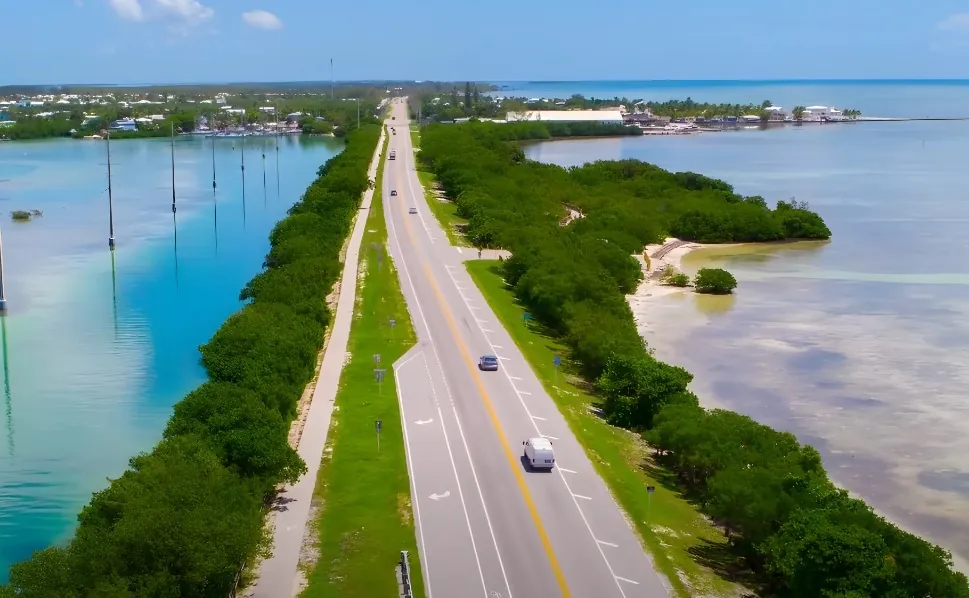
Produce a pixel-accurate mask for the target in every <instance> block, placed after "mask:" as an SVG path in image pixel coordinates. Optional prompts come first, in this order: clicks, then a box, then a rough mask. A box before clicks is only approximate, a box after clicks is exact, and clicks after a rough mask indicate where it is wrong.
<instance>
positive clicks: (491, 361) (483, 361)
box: [478, 355, 498, 372]
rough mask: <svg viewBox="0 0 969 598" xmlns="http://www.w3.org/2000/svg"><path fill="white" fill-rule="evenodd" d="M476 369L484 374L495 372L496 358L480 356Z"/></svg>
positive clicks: (496, 366) (496, 368) (496, 367)
mask: <svg viewBox="0 0 969 598" xmlns="http://www.w3.org/2000/svg"><path fill="white" fill-rule="evenodd" d="M478 367H479V368H480V369H481V370H482V371H485V372H497V371H498V358H497V357H495V356H494V355H482V356H481V358H480V359H479V360H478Z"/></svg>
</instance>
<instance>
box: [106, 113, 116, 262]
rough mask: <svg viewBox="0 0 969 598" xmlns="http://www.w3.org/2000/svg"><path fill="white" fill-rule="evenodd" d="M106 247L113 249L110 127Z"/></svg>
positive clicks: (109, 132)
mask: <svg viewBox="0 0 969 598" xmlns="http://www.w3.org/2000/svg"><path fill="white" fill-rule="evenodd" d="M107 146H108V249H110V250H112V251H114V198H113V197H112V193H111V129H108V137H107Z"/></svg>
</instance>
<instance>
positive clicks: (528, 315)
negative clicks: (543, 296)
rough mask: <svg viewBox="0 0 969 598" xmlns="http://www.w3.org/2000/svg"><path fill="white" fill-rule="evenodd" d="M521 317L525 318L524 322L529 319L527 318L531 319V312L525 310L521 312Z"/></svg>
mask: <svg viewBox="0 0 969 598" xmlns="http://www.w3.org/2000/svg"><path fill="white" fill-rule="evenodd" d="M522 319H523V320H525V321H526V322H527V321H529V320H531V319H532V314H531V312H528V311H526V312H525V313H523V314H522Z"/></svg>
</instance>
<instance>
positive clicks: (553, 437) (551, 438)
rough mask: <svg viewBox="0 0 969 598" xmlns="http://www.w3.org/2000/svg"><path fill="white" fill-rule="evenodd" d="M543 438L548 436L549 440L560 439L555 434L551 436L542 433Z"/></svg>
mask: <svg viewBox="0 0 969 598" xmlns="http://www.w3.org/2000/svg"><path fill="white" fill-rule="evenodd" d="M542 438H548V439H549V440H558V438H556V437H555V436H549V435H548V434H542Z"/></svg>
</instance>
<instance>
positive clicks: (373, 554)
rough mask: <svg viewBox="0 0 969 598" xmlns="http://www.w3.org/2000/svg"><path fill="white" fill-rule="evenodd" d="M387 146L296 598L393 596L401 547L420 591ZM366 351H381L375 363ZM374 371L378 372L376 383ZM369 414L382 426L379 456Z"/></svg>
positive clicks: (406, 338) (406, 341)
mask: <svg viewBox="0 0 969 598" xmlns="http://www.w3.org/2000/svg"><path fill="white" fill-rule="evenodd" d="M386 148H387V146H386V143H385V144H384V148H383V154H382V158H381V162H380V165H379V166H378V170H377V185H376V189H375V190H374V197H373V202H372V203H371V207H370V215H369V217H368V219H367V228H366V231H365V233H364V235H363V240H362V242H361V246H360V266H359V272H360V275H359V276H358V279H357V280H358V288H357V303H356V306H355V308H354V313H353V324H352V327H351V329H350V341H349V347H348V348H349V351H350V353H351V357H350V361H349V363H348V364H347V365H346V367H345V368H344V370H343V374H342V376H341V378H340V390H339V392H338V393H337V397H336V406H335V409H334V412H333V421H332V424H331V426H330V431H329V435H328V437H327V447H326V449H325V451H324V453H323V461H322V465H321V467H320V473H319V477H318V478H317V483H316V490H315V495H314V500H315V501H316V504H317V505H318V507H319V510H318V512H317V517H316V519H315V521H314V522H313V529H314V531H315V532H316V537H317V550H318V554H319V560H318V561H317V563H316V565H315V567H314V568H312V570H311V571H310V572H309V574H308V582H309V585H308V587H307V588H306V590H304V592H303V593H302V594H301V596H302V598H324V597H332V598H356V597H359V598H371V597H375V596H383V597H388V598H389V597H393V596H397V579H396V577H395V576H394V565H395V563H396V562H397V561H398V560H399V558H400V551H401V550H408V551H410V565H411V570H412V582H413V591H414V595H415V596H423V595H424V582H423V579H422V577H421V565H420V560H419V556H418V554H417V542H416V539H415V538H416V536H415V533H414V519H413V512H412V509H411V495H410V482H409V478H408V475H407V462H406V459H405V453H404V439H403V433H402V431H401V421H400V411H399V409H398V403H397V389H396V388H395V385H394V376H393V363H394V361H396V360H397V359H398V358H399V357H400V356H401V355H403V354H404V353H405V352H406V351H407V349H408V348H410V347H411V346H413V345H414V343H415V342H416V337H415V335H414V328H413V326H412V325H411V321H410V318H409V317H408V315H407V307H406V305H405V304H404V297H403V295H402V294H401V291H400V284H399V282H398V278H397V273H396V271H395V269H394V266H393V264H392V262H391V260H390V256H389V255H388V253H387V250H386V247H387V227H386V225H385V223H384V212H383V203H382V185H381V181H382V179H383V168H384V158H383V156H385V155H386ZM391 319H394V320H396V326H395V327H394V328H393V329H391V327H390V325H389V322H390V320H391ZM375 354H379V355H380V356H381V360H380V364H379V365H377V366H375V365H374V355H375ZM375 367H379V368H383V369H385V370H386V376H385V377H384V380H383V383H382V385H381V386H380V387H378V385H377V382H376V380H375V376H374V368H375ZM376 420H381V423H382V429H381V434H380V452H379V453H378V451H377V435H376V432H375V429H374V422H375V421H376Z"/></svg>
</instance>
